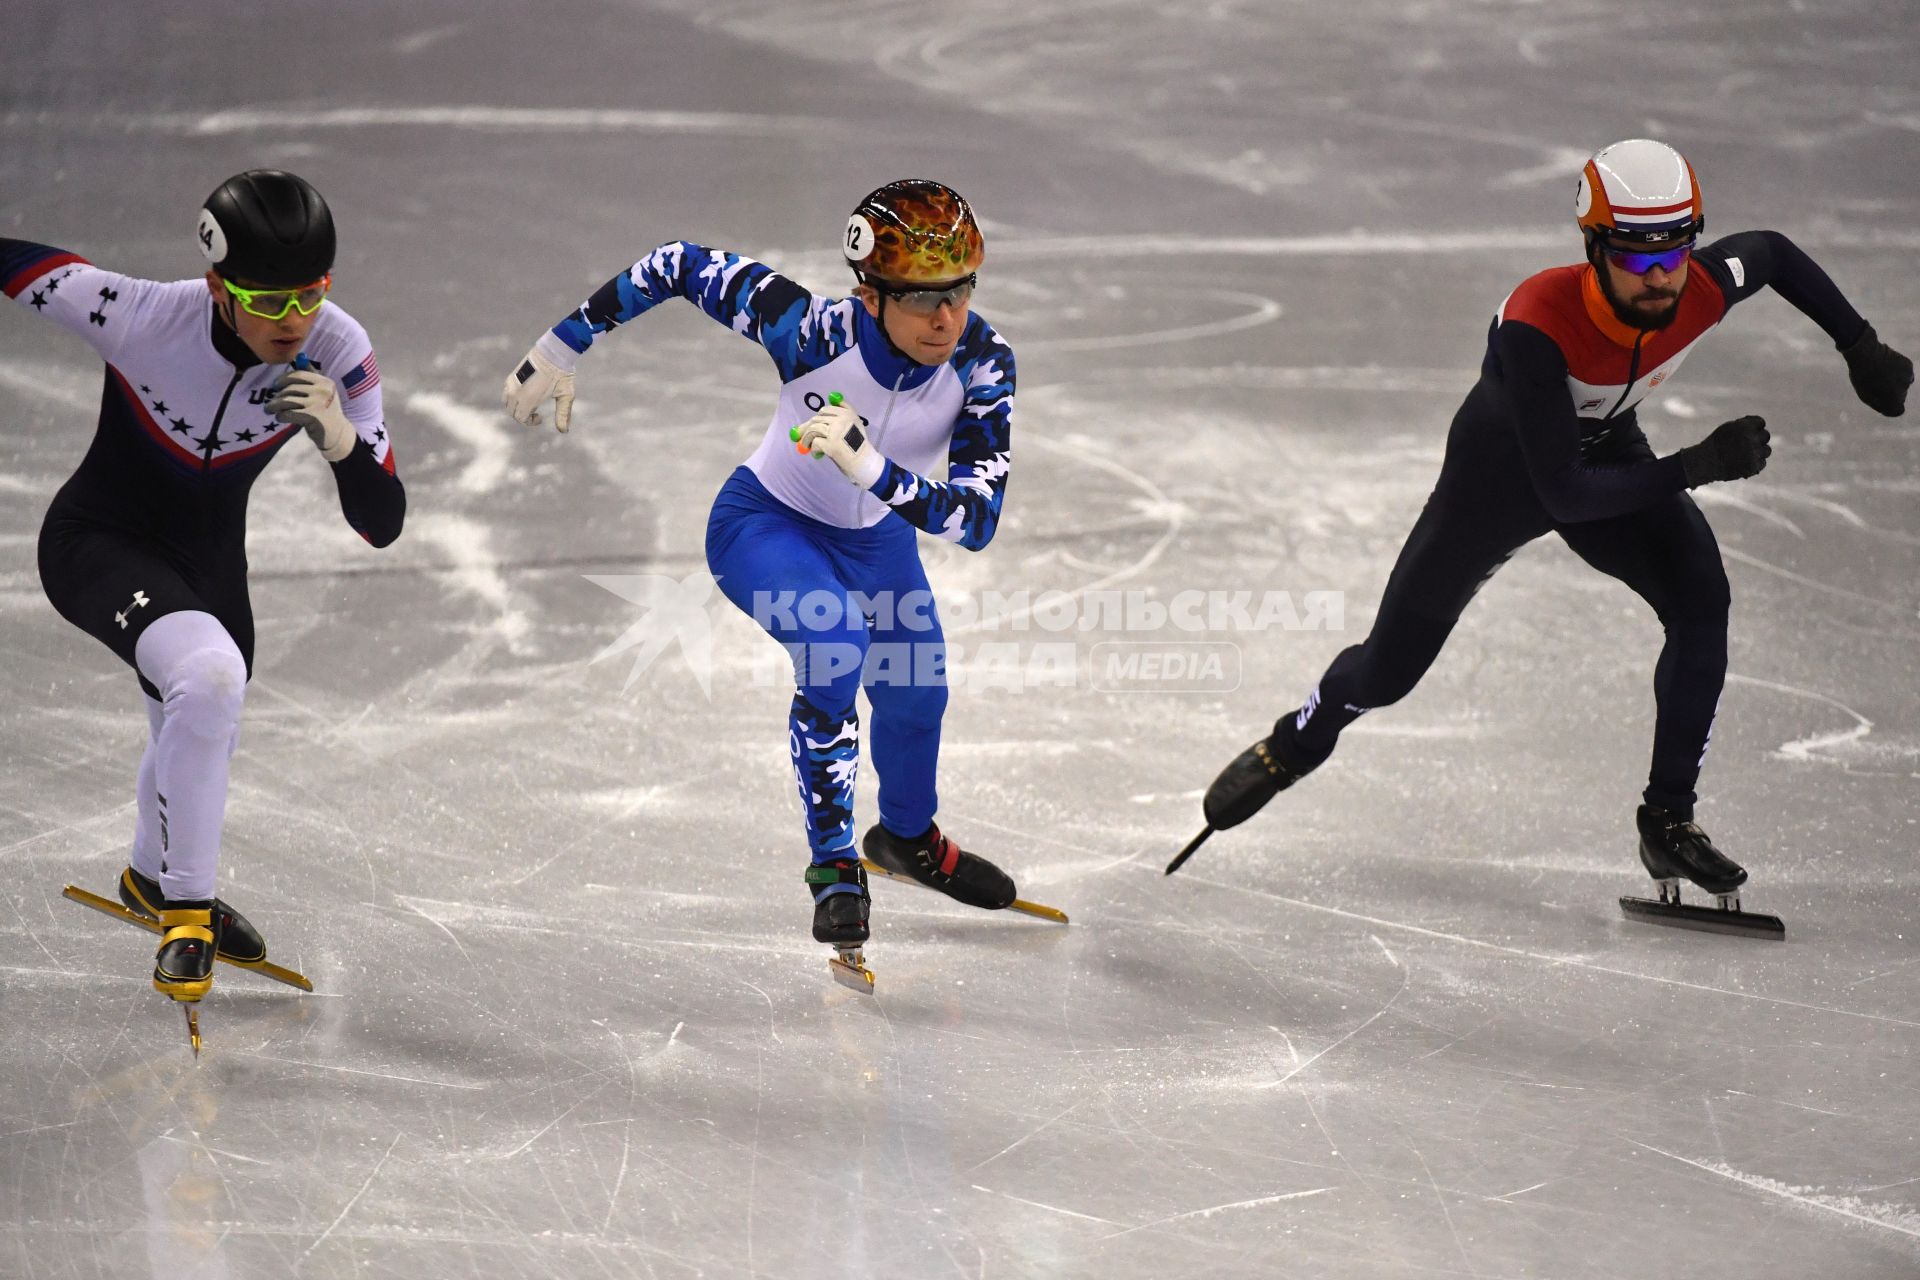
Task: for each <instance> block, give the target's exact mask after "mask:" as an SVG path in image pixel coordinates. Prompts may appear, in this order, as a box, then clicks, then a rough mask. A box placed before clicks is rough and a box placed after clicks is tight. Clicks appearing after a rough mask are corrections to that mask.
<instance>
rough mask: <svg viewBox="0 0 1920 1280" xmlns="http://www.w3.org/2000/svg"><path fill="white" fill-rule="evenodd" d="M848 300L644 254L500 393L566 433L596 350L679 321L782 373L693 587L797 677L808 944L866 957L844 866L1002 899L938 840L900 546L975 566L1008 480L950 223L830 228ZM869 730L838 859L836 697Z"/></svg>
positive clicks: (969, 897) (865, 205)
mask: <svg viewBox="0 0 1920 1280" xmlns="http://www.w3.org/2000/svg"><path fill="white" fill-rule="evenodd" d="M842 247H843V249H844V251H845V254H846V256H847V259H848V261H849V262H850V264H851V265H852V267H853V270H854V274H855V277H856V281H857V284H856V287H855V289H854V293H853V296H851V297H847V298H837V299H836V298H825V297H818V296H815V295H814V294H811V293H809V292H808V291H807V290H806V289H804V288H802V287H801V286H800V285H799V284H797V283H795V282H794V281H793V280H790V279H788V278H787V277H785V276H782V275H780V274H778V273H777V272H775V271H773V270H772V269H771V268H769V267H767V266H765V265H764V264H762V263H759V262H756V261H754V260H753V259H751V258H746V257H743V256H741V255H739V254H735V253H727V252H724V251H721V250H716V249H710V248H706V247H704V246H702V245H697V244H691V243H688V242H685V241H674V242H670V243H667V244H663V245H661V246H660V247H659V248H657V249H655V250H654V251H653V252H651V253H649V254H647V255H646V256H645V257H644V258H642V259H641V260H640V261H639V262H637V263H635V264H634V265H633V267H632V268H631V269H630V270H628V271H626V272H624V273H622V274H621V275H618V276H616V277H614V278H613V279H612V280H609V281H608V282H607V283H606V284H604V285H602V286H601V287H600V288H599V289H597V290H596V291H595V292H594V293H593V295H592V296H591V297H590V298H588V299H587V300H586V302H585V303H584V304H582V305H581V307H580V308H579V310H577V311H575V312H574V313H573V314H571V315H569V316H567V317H566V318H565V319H564V320H562V321H560V323H558V324H557V325H555V326H554V327H553V329H552V330H551V331H550V332H549V333H546V334H544V335H542V336H541V338H540V340H539V341H538V342H537V343H536V344H535V345H534V347H533V349H532V350H531V351H529V352H528V353H527V356H526V358H525V360H524V361H522V362H521V364H520V365H519V367H518V368H517V369H516V370H515V371H514V372H513V373H512V374H511V375H509V376H508V378H507V383H506V388H505V400H506V406H507V409H508V411H509V412H510V413H512V414H513V416H514V417H515V418H516V419H518V420H519V421H521V422H526V423H539V422H541V421H542V408H543V406H545V405H546V404H547V402H548V401H549V400H551V401H552V402H553V403H552V406H551V408H550V409H549V410H547V412H548V413H549V414H550V416H551V419H552V421H553V424H554V426H555V427H556V428H558V429H559V430H561V431H565V430H566V429H567V427H568V424H569V419H570V417H571V413H572V404H573V378H574V370H575V367H576V365H577V362H578V359H579V357H580V356H581V355H582V354H584V353H585V352H586V351H587V350H588V348H589V347H591V346H592V345H593V343H594V341H595V340H596V339H597V338H598V337H600V336H601V335H602V334H605V333H607V332H608V331H610V330H612V329H615V328H617V327H619V326H620V325H622V324H625V323H626V322H628V321H630V320H632V319H634V318H636V317H637V316H640V315H641V314H643V313H645V312H646V311H649V310H651V309H652V308H653V307H655V306H657V305H659V304H660V303H662V302H665V301H667V300H668V299H670V298H676V297H678V298H684V299H686V300H687V301H689V302H692V303H694V304H695V305H697V306H698V307H700V308H701V310H703V311H705V312H706V313H707V314H708V315H709V316H712V317H713V318H714V319H715V320H717V321H719V322H720V323H722V324H724V325H726V326H727V327H728V328H730V329H732V330H733V331H734V332H736V333H739V334H741V335H743V336H745V337H747V338H751V339H753V340H754V341H756V342H758V343H759V344H760V345H761V346H762V347H763V348H765V349H766V351H767V354H768V355H770V356H771V357H772V358H773V362H774V367H775V368H776V369H778V370H779V372H780V380H781V384H782V385H781V389H780V396H779V402H778V405H777V406H776V408H775V410H774V413H773V417H772V420H771V422H769V424H768V426H767V432H766V435H765V437H764V438H763V439H762V440H761V442H760V446H759V448H758V449H756V450H755V451H754V453H753V455H752V456H751V457H749V458H748V459H747V460H746V462H745V463H744V464H743V465H741V466H740V467H738V468H736V469H735V470H734V472H733V474H732V475H731V476H730V477H729V478H728V479H727V481H726V483H725V484H724V485H723V486H722V487H721V489H720V493H719V495H718V497H717V498H716V499H715V501H714V504H713V510H712V514H711V516H710V518H709V521H708V525H707V539H706V542H707V563H708V567H709V569H710V570H711V571H712V573H713V575H714V577H715V578H716V579H717V580H718V581H719V584H720V588H721V590H722V592H724V593H725V595H726V596H727V598H728V599H729V600H731V601H732V602H733V603H734V604H735V605H736V606H738V607H739V608H740V609H741V610H742V611H744V612H745V613H747V614H748V615H749V616H750V617H752V618H753V619H754V621H755V622H756V623H758V624H759V625H760V626H761V627H762V628H763V629H764V630H766V631H767V632H768V634H770V635H772V636H773V637H774V639H776V640H778V641H779V642H780V643H781V644H782V645H783V646H784V647H786V649H787V650H788V652H789V654H790V655H791V656H792V658H793V664H794V682H795V692H794V697H793V706H792V711H791V715H790V716H789V720H788V746H789V751H790V754H791V755H792V758H793V767H794V776H795V780H796V782H797V783H798V785H799V788H800V795H801V799H802V801H803V804H804V807H805V811H806V832H807V843H808V847H809V849H810V851H811V855H812V856H811V860H810V864H809V868H808V873H807V877H806V879H807V882H808V885H809V888H810V892H811V893H812V895H813V898H814V903H815V909H814V936H815V937H816V938H817V939H818V940H820V941H822V942H829V943H833V944H834V945H836V946H841V947H849V946H854V945H857V944H859V943H861V942H864V941H865V940H866V939H867V936H868V915H869V906H870V900H869V897H868V894H867V888H866V879H865V874H864V872H863V871H862V870H861V867H860V861H859V856H860V852H864V853H865V854H866V856H867V857H868V858H869V859H871V860H873V861H874V862H875V863H877V864H879V865H881V866H883V867H886V868H887V869H888V870H890V871H895V872H897V873H901V874H906V875H909V876H911V877H912V878H914V879H917V880H919V881H921V882H922V883H924V884H927V885H929V886H931V887H933V888H937V889H940V890H941V891H942V892H945V893H947V894H949V895H950V896H952V897H954V898H956V899H958V900H960V901H962V902H966V903H969V904H970V905H974V906H979V907H984V908H989V909H998V908H1001V907H1005V906H1007V905H1009V904H1010V903H1012V901H1013V900H1014V885H1013V881H1012V879H1011V878H1010V877H1008V876H1007V875H1006V874H1005V873H1004V872H1002V871H1001V870H1000V869H999V868H997V867H995V866H994V865H993V864H992V863H990V862H988V861H987V860H986V859H984V858H981V857H978V856H977V855H975V854H971V853H967V852H965V851H963V850H961V849H960V848H959V847H958V846H957V845H955V844H954V843H953V842H952V841H951V840H949V839H947V837H946V836H944V835H943V834H942V833H941V832H940V829H939V827H938V826H937V825H936V824H935V822H934V814H935V811H936V809H937V807H938V797H937V793H936V789H935V775H936V772H937V769H938V763H939V755H940V723H941V718H942V716H943V714H944V713H945V710H946V704H947V684H946V675H945V639H944V636H943V634H942V632H941V628H940V620H939V616H938V613H937V611H936V610H935V608H934V606H933V601H932V596H931V592H930V591H929V588H928V585H927V577H926V572H925V570H924V569H923V568H922V566H921V563H920V554H919V548H918V542H917V534H916V532H915V531H916V530H919V531H923V532H926V533H928V534H931V535H933V536H934V537H937V538H943V539H945V540H947V541H949V542H955V543H958V544H959V545H961V546H963V547H965V548H967V549H968V550H970V551H978V550H980V549H981V548H983V547H985V546H986V545H987V543H988V542H989V541H991V540H992V538H993V534H994V530H995V529H996V528H997V527H998V524H999V520H1000V508H1001V503H1002V500H1003V499H1004V497H1005V494H1006V486H1007V474H1008V469H1009V466H1010V459H1011V430H1012V418H1013V391H1014V364H1013V351H1012V350H1011V348H1009V347H1008V346H1007V344H1006V343H1005V342H1003V341H1002V340H1001V339H1000V336H999V335H998V334H996V333H995V332H994V330H993V327H992V326H991V325H989V324H988V323H987V322H986V321H985V320H983V319H981V318H980V317H979V316H978V315H975V314H973V313H972V312H971V311H970V310H969V308H968V303H969V301H970V299H971V296H972V292H973V287H974V284H975V282H976V279H977V273H978V270H979V267H980V264H981V262H982V260H983V259H984V256H985V247H984V242H983V240H982V238H981V235H980V230H979V227H978V225H977V224H976V223H975V221H974V218H973V213H972V210H971V209H970V208H969V207H968V205H967V203H966V201H964V200H963V199H961V198H960V196H959V195H958V194H957V193H955V192H954V191H952V190H951V189H950V188H947V187H945V186H942V185H941V184H939V183H934V182H923V181H908V182H896V183H890V184H888V185H887V186H885V187H882V188H880V189H878V190H877V191H874V192H873V193H871V194H870V195H869V196H867V198H866V199H865V200H863V201H862V202H861V203H860V205H859V206H858V208H856V210H855V211H854V213H853V215H852V217H851V218H849V220H848V223H847V231H846V235H845V237H844V240H843V244H842ZM863 687H864V688H865V690H866V693H867V701H868V703H869V705H870V706H871V708H872V713H873V714H872V748H871V750H872V758H873V764H874V768H875V770H876V771H877V773H878V775H879V780H880V787H879V793H880V794H879V807H880V815H879V816H880V821H879V823H878V824H877V825H876V826H874V827H872V828H870V829H869V830H868V831H867V833H866V835H865V837H864V838H863V839H862V841H861V844H860V849H859V850H856V848H855V842H854V815H853V789H854V778H855V774H856V772H857V769H858V763H859V754H860V718H859V712H858V709H857V707H856V705H855V695H856V694H857V693H858V692H859V690H860V689H862V688H863Z"/></svg>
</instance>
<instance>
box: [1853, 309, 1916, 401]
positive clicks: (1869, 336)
mask: <svg viewBox="0 0 1920 1280" xmlns="http://www.w3.org/2000/svg"><path fill="white" fill-rule="evenodd" d="M1840 354H1841V355H1843V356H1845V357H1846V358H1847V378H1848V380H1849V381H1851V382H1852V383H1853V393H1854V394H1855V395H1857V396H1859V397H1860V403H1862V404H1864V405H1866V406H1867V408H1869V409H1872V410H1873V411H1874V412H1875V413H1882V414H1885V415H1886V416H1887V417H1889V418H1897V417H1899V416H1900V415H1901V414H1902V413H1904V412H1906V408H1907V388H1908V387H1910V386H1912V385H1913V361H1911V360H1909V359H1907V358H1906V357H1905V356H1903V355H1901V354H1900V353H1899V352H1898V351H1895V350H1894V349H1893V348H1892V347H1890V346H1888V345H1887V344H1886V343H1884V342H1882V341H1880V335H1879V334H1877V333H1875V332H1874V331H1873V326H1872V325H1868V326H1867V327H1866V328H1865V329H1862V330H1861V331H1860V336H1859V337H1857V338H1855V339H1854V340H1853V345H1852V346H1850V347H1842V348H1840Z"/></svg>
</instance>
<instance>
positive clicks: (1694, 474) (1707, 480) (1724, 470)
mask: <svg viewBox="0 0 1920 1280" xmlns="http://www.w3.org/2000/svg"><path fill="white" fill-rule="evenodd" d="M1769 438H1770V437H1769V436H1768V435H1767V423H1766V419H1764V418H1760V417H1756V416H1754V415H1753V414H1748V415H1747V416H1746V417H1744V418H1735V419H1734V420H1733V421H1732V422H1723V423H1721V424H1720V425H1719V426H1717V427H1715V428H1714V429H1713V434H1712V435H1710V436H1708V437H1707V438H1706V439H1705V440H1702V441H1701V442H1700V443H1699V444H1690V445H1688V446H1687V447H1686V448H1684V449H1682V450H1681V451H1680V469H1681V470H1682V471H1683V472H1685V473H1686V477H1687V488H1689V489H1698V488H1699V487H1700V486H1701V485H1703V484H1712V483H1713V482H1714V481H1716V480H1745V479H1746V478H1747V477H1748V476H1757V475H1759V474H1760V473H1761V471H1763V470H1765V469H1766V465H1767V457H1768V455H1769V454H1771V453H1772V452H1773V446H1772V445H1771V444H1769V443H1768V440H1769Z"/></svg>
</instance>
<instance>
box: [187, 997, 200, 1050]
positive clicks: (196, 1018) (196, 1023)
mask: <svg viewBox="0 0 1920 1280" xmlns="http://www.w3.org/2000/svg"><path fill="white" fill-rule="evenodd" d="M187 1043H189V1044H191V1045H192V1046H193V1056H194V1057H195V1058H198V1057H199V1056H200V1011H199V1010H198V1009H196V1008H194V1007H193V1006H192V1005H188V1006H187Z"/></svg>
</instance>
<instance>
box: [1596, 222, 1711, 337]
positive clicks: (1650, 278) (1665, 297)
mask: <svg viewBox="0 0 1920 1280" xmlns="http://www.w3.org/2000/svg"><path fill="white" fill-rule="evenodd" d="M1684 243H1686V242H1685V241H1683V240H1681V241H1673V242H1671V243H1664V242H1653V243H1635V244H1634V245H1633V246H1632V248H1633V249H1635V250H1637V251H1640V252H1645V253H1657V252H1659V251H1660V250H1662V249H1670V248H1676V247H1678V246H1679V245H1681V244H1684ZM1595 257H1597V258H1598V259H1599V261H1598V262H1597V263H1595V264H1594V269H1595V270H1596V271H1598V272H1599V273H1600V291H1601V292H1602V293H1604V294H1606V295H1607V302H1608V304H1609V305H1610V306H1612V307H1613V314H1614V315H1615V316H1617V317H1619V319H1620V322H1621V323H1622V324H1626V325H1631V326H1632V327H1633V328H1635V329H1646V330H1654V329H1664V328H1666V327H1667V326H1668V325H1670V324H1672V323H1673V319H1674V317H1675V316H1677V315H1679V314H1680V295H1681V294H1683V293H1685V292H1686V289H1687V274H1688V272H1689V271H1690V269H1691V268H1692V265H1693V263H1692V260H1691V259H1689V260H1687V261H1684V262H1682V263H1681V264H1680V265H1679V266H1677V267H1675V268H1674V269H1673V270H1672V271H1671V272H1669V271H1666V270H1663V269H1662V268H1660V267H1659V266H1657V265H1656V266H1652V267H1649V268H1648V269H1647V272H1646V274H1645V275H1635V274H1634V273H1633V272H1631V271H1629V270H1627V269H1626V268H1625V267H1623V266H1621V265H1620V264H1619V263H1617V262H1615V261H1614V260H1613V258H1612V257H1611V256H1610V255H1609V254H1608V253H1607V251H1606V248H1605V246H1604V245H1603V246H1602V247H1601V248H1600V249H1599V251H1598V252H1597V253H1596V254H1595Z"/></svg>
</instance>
